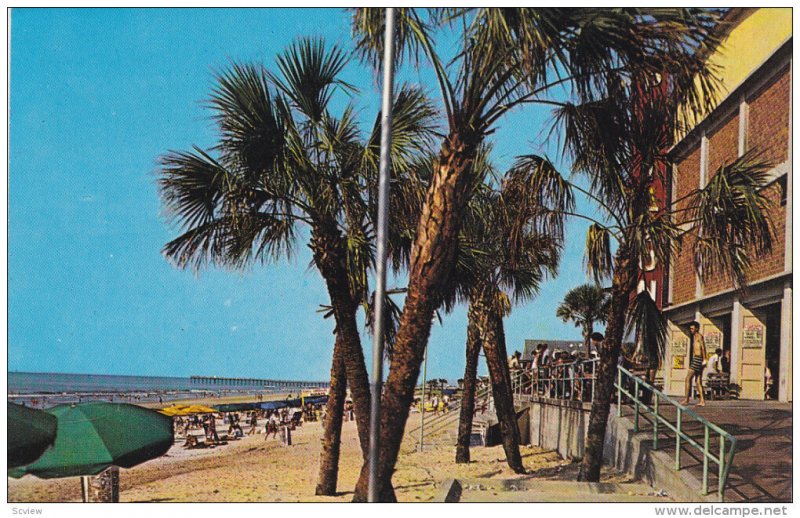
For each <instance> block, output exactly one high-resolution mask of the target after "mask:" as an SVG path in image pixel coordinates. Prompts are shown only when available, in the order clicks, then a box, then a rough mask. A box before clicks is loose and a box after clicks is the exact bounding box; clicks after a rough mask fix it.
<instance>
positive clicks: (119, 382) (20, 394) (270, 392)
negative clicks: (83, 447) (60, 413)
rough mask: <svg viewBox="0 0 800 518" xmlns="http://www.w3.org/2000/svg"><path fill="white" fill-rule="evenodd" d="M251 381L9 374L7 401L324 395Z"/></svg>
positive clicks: (292, 384)
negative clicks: (293, 394) (291, 394)
mask: <svg viewBox="0 0 800 518" xmlns="http://www.w3.org/2000/svg"><path fill="white" fill-rule="evenodd" d="M265 381H266V382H270V381H271V380H260V379H255V378H218V377H195V378H186V377H179V376H172V377H170V376H133V375H116V374H67V373H46V372H18V371H9V373H8V385H7V388H8V394H7V400H8V401H9V402H15V403H19V404H25V405H26V406H32V407H36V408H47V407H51V406H55V405H59V404H65V403H67V404H68V403H80V402H88V401H110V402H116V403H134V404H145V403H147V404H149V403H159V404H160V403H167V402H170V403H171V402H175V401H197V400H200V399H216V398H237V399H240V398H252V399H258V398H263V397H265V396H269V397H272V396H275V395H277V394H288V393H298V394H299V393H300V392H302V391H327V390H328V387H327V385H328V383H327V382H311V381H302V380H299V381H277V380H276V381H275V385H274V386H272V385H271V384H268V383H264V382H265Z"/></svg>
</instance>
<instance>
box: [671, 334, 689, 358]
mask: <svg viewBox="0 0 800 518" xmlns="http://www.w3.org/2000/svg"><path fill="white" fill-rule="evenodd" d="M688 347H689V339H688V338H686V337H680V338H675V339H673V340H672V356H686V349H687V348H688Z"/></svg>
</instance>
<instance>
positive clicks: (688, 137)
mask: <svg viewBox="0 0 800 518" xmlns="http://www.w3.org/2000/svg"><path fill="white" fill-rule="evenodd" d="M791 17H792V12H791V9H788V8H786V9H766V8H765V9H751V8H736V9H732V10H731V11H730V12H728V13H727V15H726V22H727V23H726V24H725V29H724V33H723V34H722V46H721V48H720V49H718V50H717V51H716V52H715V53H714V54H712V55H711V56H709V58H708V59H709V60H710V61H711V62H712V63H714V64H715V65H717V66H718V67H719V72H718V73H719V74H720V75H721V79H722V87H723V88H722V90H723V91H722V93H721V95H720V97H721V98H720V99H719V100H718V102H717V103H716V108H715V109H714V110H713V111H712V112H711V113H708V114H706V116H704V117H702V118H701V119H700V120H699V121H697V122H696V123H693V124H691V125H689V127H688V128H687V131H686V133H685V135H684V136H683V137H681V138H680V140H679V142H677V144H675V145H674V146H673V147H672V149H671V151H670V157H671V160H672V162H673V167H672V170H671V171H670V172H669V174H668V185H667V198H668V199H669V200H670V202H671V203H675V204H676V208H678V209H680V208H681V206H682V202H681V201H680V199H681V198H682V197H683V196H685V195H686V194H687V193H689V192H691V191H692V190H693V189H697V188H702V187H704V186H705V184H706V182H707V179H708V178H709V177H710V176H711V175H713V174H714V172H715V171H716V170H717V168H719V167H720V166H722V165H724V164H727V163H730V162H732V161H733V160H735V159H736V158H737V157H739V156H741V155H742V154H743V153H745V152H746V151H748V150H750V149H756V150H758V151H761V152H762V153H763V155H762V156H763V157H764V158H765V159H767V160H769V161H770V162H771V163H772V164H773V165H774V167H773V169H772V170H771V171H770V179H771V183H770V184H769V185H768V186H767V187H766V193H767V194H768V196H769V197H770V198H771V199H772V200H773V201H774V208H773V211H772V213H771V216H772V221H773V223H774V226H775V231H776V236H775V241H774V244H773V252H772V254H771V255H770V256H769V257H766V258H763V259H755V260H753V265H752V270H751V274H750V287H749V289H748V290H747V292H746V293H745V294H742V293H739V292H737V290H736V286H735V285H734V283H733V281H732V279H730V278H727V277H725V276H722V275H720V276H718V277H716V278H714V279H712V280H711V281H709V282H707V283H706V284H703V283H701V282H700V279H699V278H698V276H697V275H696V273H695V269H694V266H693V254H692V247H693V243H692V240H691V239H686V240H684V243H683V245H682V248H681V250H680V251H679V253H678V254H677V256H676V257H674V258H673V260H672V264H670V265H669V268H668V278H667V279H665V280H666V281H667V282H666V283H665V285H666V289H665V290H664V291H665V292H666V299H667V300H666V302H665V304H664V311H665V314H666V315H667V317H668V319H669V324H670V339H669V342H668V347H667V349H668V350H667V351H666V354H665V363H664V366H663V367H664V385H665V389H666V391H667V392H668V393H669V394H673V395H677V394H682V393H683V390H684V379H685V377H686V373H687V371H686V367H688V363H689V358H687V357H686V354H687V353H686V349H687V346H688V342H689V340H688V334H687V333H688V330H687V324H688V322H690V321H692V320H697V321H698V322H700V324H701V333H702V334H703V336H704V337H705V339H706V345H707V348H708V352H709V354H711V353H712V352H713V350H714V349H715V348H717V347H719V348H721V349H723V350H725V351H730V357H731V368H730V370H731V382H732V383H734V384H736V385H738V386H739V387H740V397H741V398H744V399H763V398H764V397H765V394H764V392H765V390H764V389H765V383H764V377H765V369H766V368H769V370H770V371H771V374H772V378H773V379H774V385H773V386H772V389H771V390H770V391H769V394H767V398H769V399H779V400H781V401H791V400H792V379H791V376H792V369H791V365H792V334H791V331H792V329H791V325H792V323H791V322H792V318H791V315H792V245H791V243H792V162H791V157H792V148H791V136H792V126H791V101H792V92H791V81H792V21H791ZM676 200H677V202H676Z"/></svg>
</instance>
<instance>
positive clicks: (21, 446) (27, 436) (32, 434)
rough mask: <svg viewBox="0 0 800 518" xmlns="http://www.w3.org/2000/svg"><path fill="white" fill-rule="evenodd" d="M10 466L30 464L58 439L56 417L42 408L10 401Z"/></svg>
mask: <svg viewBox="0 0 800 518" xmlns="http://www.w3.org/2000/svg"><path fill="white" fill-rule="evenodd" d="M7 415H8V467H9V468H16V467H18V466H24V465H25V464H29V463H31V462H33V461H35V460H36V459H38V458H39V457H41V455H42V453H44V451H45V450H46V449H47V448H49V447H50V445H51V444H53V442H55V440H56V418H55V416H53V415H52V414H48V413H47V412H43V411H41V410H34V409H33V408H27V407H24V406H22V405H17V404H14V403H8V414H7Z"/></svg>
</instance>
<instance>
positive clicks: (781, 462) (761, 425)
mask: <svg viewBox="0 0 800 518" xmlns="http://www.w3.org/2000/svg"><path fill="white" fill-rule="evenodd" d="M691 408H692V410H694V411H695V412H696V413H697V414H698V415H700V416H701V417H704V418H706V419H708V420H709V421H711V422H712V423H714V424H716V425H718V426H720V427H721V428H723V429H724V430H726V431H727V432H728V433H730V434H731V435H733V436H734V437H736V440H737V441H738V444H737V447H736V456H735V457H734V460H733V466H732V468H731V471H730V474H729V476H728V485H727V489H726V491H725V500H726V501H727V502H791V501H792V405H791V403H778V402H775V401H745V400H730V401H707V402H706V406H705V407H697V406H692V407H691ZM662 410H666V409H665V408H664V406H662ZM664 414H665V415H671V416H672V417H673V419H671V421H673V422H674V414H675V411H674V409H671V411H670V412H669V413H668V414H667V412H664ZM623 416H625V417H628V418H632V416H633V409H632V407H630V406H628V405H625V406H624V410H623ZM684 424H685V426H684V427H682V428H683V429H684V430H685V431H686V433H689V434H690V436H691V437H692V438H693V439H694V440H696V441H697V442H699V443H700V444H703V428H702V426H700V425H699V423H696V422H693V421H691V420H689V421H688V423H687V422H686V421H684ZM640 430H641V432H640V433H649V434H652V427H651V425H650V423H649V422H648V421H646V420H645V419H641V420H640ZM710 443H711V445H712V451H713V452H714V454H717V452H718V451H719V446H718V443H719V436H714V434H712V435H711V441H710ZM674 444H675V439H674V434H673V433H672V432H669V433H665V432H664V431H663V427H662V428H661V433H659V450H664V451H674ZM681 469H686V470H689V471H690V472H691V473H692V474H694V475H695V476H696V477H697V479H698V480H702V476H703V458H702V454H700V452H698V451H697V449H695V448H693V447H689V448H686V447H684V449H683V451H682V453H681ZM716 473H717V466H716V464H713V463H711V464H710V465H709V474H710V475H709V490H710V491H712V492H714V491H716V488H717V477H716Z"/></svg>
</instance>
